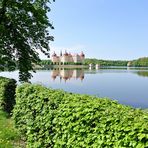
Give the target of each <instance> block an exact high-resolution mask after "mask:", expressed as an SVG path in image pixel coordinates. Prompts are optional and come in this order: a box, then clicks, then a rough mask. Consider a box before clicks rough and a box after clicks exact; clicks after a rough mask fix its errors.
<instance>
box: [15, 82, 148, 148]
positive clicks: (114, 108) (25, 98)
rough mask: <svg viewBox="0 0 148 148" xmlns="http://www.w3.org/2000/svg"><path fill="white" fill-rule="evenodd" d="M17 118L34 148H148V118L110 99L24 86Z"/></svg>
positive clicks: (18, 98) (18, 102) (22, 130)
mask: <svg viewBox="0 0 148 148" xmlns="http://www.w3.org/2000/svg"><path fill="white" fill-rule="evenodd" d="M13 115H14V116H13V118H14V120H15V123H16V126H17V128H18V129H19V130H20V131H21V132H22V133H23V134H24V135H25V136H26V140H27V146H28V147H31V148H40V147H55V148H59V147H63V148H64V147H71V148H76V147H92V148H98V147H109V148H110V147H117V148H118V147H131V148H132V147H134V148H135V147H137V148H144V147H148V114H147V113H146V112H143V111H142V110H140V109H133V108H131V107H128V106H124V105H121V104H118V103H117V102H116V101H112V100H109V99H103V98H97V97H93V96H88V95H78V94H71V93H66V92H64V91H61V90H53V89H47V88H44V87H42V86H39V85H30V84H24V85H22V86H20V87H19V88H17V99H16V106H15V108H14V114H13Z"/></svg>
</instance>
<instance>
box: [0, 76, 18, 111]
mask: <svg viewBox="0 0 148 148" xmlns="http://www.w3.org/2000/svg"><path fill="white" fill-rule="evenodd" d="M15 89H16V80H14V79H9V78H5V77H0V109H2V110H4V111H6V112H8V113H10V112H11V111H12V109H13V106H14V104H15Z"/></svg>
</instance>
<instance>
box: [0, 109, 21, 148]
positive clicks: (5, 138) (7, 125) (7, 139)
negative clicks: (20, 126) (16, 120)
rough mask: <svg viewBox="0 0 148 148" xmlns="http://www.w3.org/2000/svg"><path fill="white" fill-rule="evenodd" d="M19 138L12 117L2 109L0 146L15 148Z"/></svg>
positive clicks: (1, 147)
mask: <svg viewBox="0 0 148 148" xmlns="http://www.w3.org/2000/svg"><path fill="white" fill-rule="evenodd" d="M19 139H20V138H19V135H18V134H17V131H16V129H15V128H14V127H13V122H12V120H11V118H9V117H8V115H7V114H6V113H5V112H3V111H1V110H0V148H13V147H14V145H16V144H17V143H18V141H19Z"/></svg>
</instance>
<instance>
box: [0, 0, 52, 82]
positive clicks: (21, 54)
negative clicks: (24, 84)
mask: <svg viewBox="0 0 148 148" xmlns="http://www.w3.org/2000/svg"><path fill="white" fill-rule="evenodd" d="M53 1H54V0H53ZM49 4H50V0H0V69H1V70H4V67H8V69H9V70H14V67H15V66H17V68H18V69H19V71H20V72H19V76H20V77H19V78H20V80H21V81H28V79H29V78H31V73H30V72H29V71H30V70H33V64H34V63H38V61H39V55H38V52H37V50H40V51H41V52H43V53H44V54H45V55H47V56H48V51H49V50H50V49H49V41H53V37H52V36H50V35H49V27H50V28H51V29H53V25H52V24H51V23H50V22H49V20H48V17H47V13H48V12H49V11H50V7H49ZM15 63H17V65H16V64H15ZM3 66H4V67H3Z"/></svg>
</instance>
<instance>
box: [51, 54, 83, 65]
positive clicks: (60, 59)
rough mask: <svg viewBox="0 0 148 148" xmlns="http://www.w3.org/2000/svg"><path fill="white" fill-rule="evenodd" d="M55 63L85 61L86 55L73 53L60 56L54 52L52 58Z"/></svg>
mask: <svg viewBox="0 0 148 148" xmlns="http://www.w3.org/2000/svg"><path fill="white" fill-rule="evenodd" d="M51 60H52V62H53V63H61V62H62V63H67V62H74V63H83V62H84V56H81V55H78V54H77V55H71V54H67V53H66V54H64V55H62V56H60V57H58V56H56V54H54V56H52V58H51Z"/></svg>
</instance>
